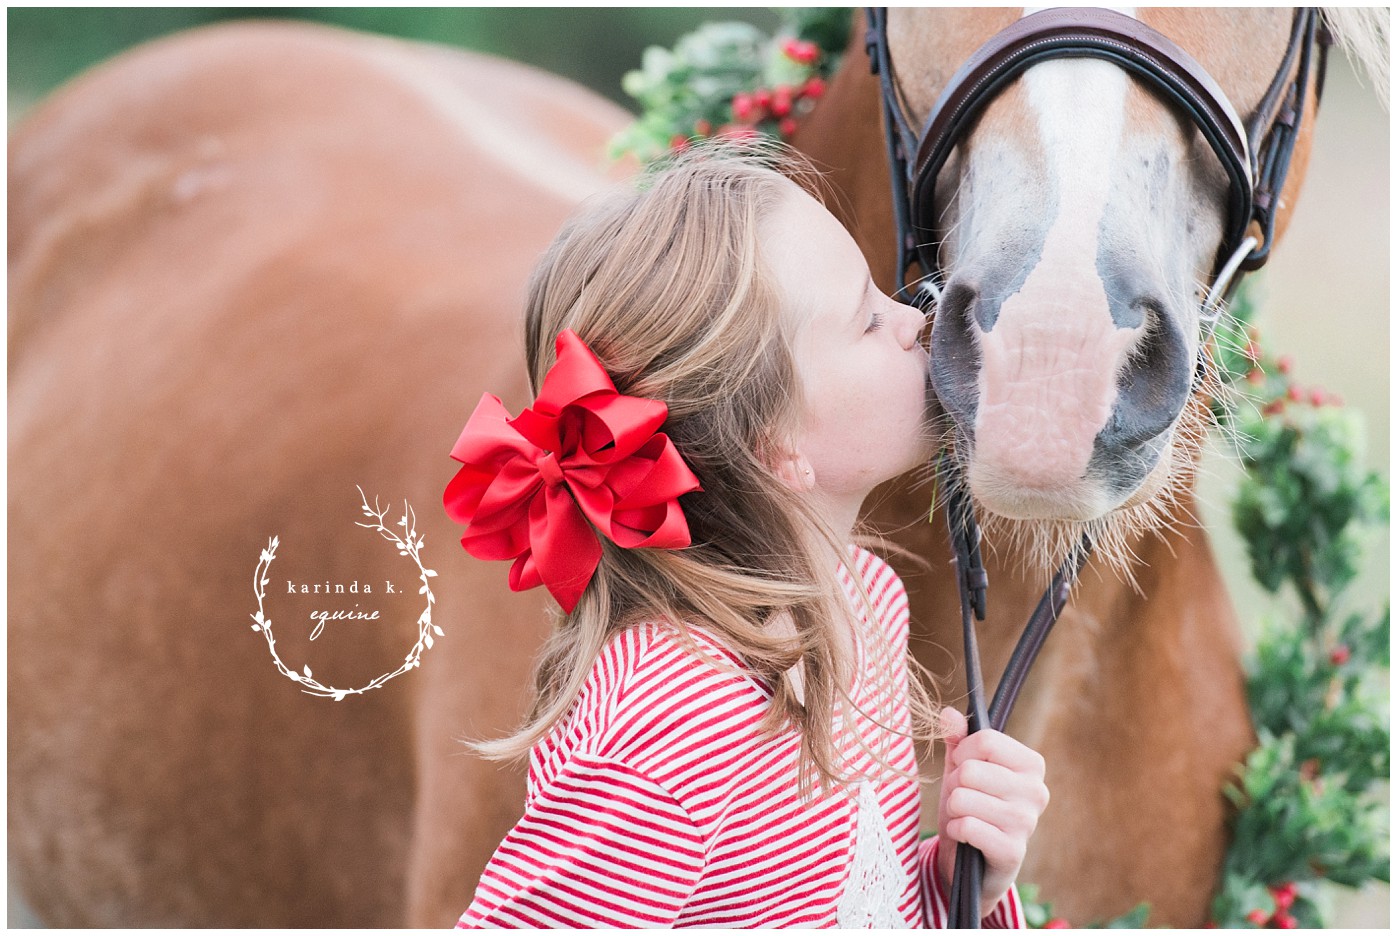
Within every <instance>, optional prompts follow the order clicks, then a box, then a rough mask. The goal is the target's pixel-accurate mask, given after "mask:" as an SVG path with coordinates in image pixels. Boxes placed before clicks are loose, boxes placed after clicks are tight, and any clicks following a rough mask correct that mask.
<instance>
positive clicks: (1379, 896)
mask: <svg viewBox="0 0 1397 936" xmlns="http://www.w3.org/2000/svg"><path fill="white" fill-rule="evenodd" d="M7 18H8V56H9V72H8V78H9V83H8V88H9V98H8V101H9V105H8V107H9V123H10V125H13V124H14V123H15V121H16V120H18V119H19V118H20V117H21V116H22V115H23V114H24V112H25V111H27V110H28V109H29V108H31V107H32V106H34V105H35V104H36V103H37V102H38V101H40V100H41V99H42V98H43V96H44V95H45V94H47V93H48V92H50V91H51V90H53V89H54V88H56V87H57V86H58V85H60V84H61V83H62V82H64V81H65V80H67V79H68V78H70V77H72V76H73V75H75V74H77V73H78V72H80V71H82V70H83V69H85V68H87V67H89V66H91V65H93V64H96V63H98V62H100V61H102V60H103V59H105V58H108V57H110V56H113V55H116V54H117V53H119V52H120V51H122V50H123V49H125V48H128V47H129V46H132V45H135V44H137V43H140V42H144V41H146V40H149V39H154V38H156V37H159V36H163V35H166V34H168V33H171V32H175V31H177V30H181V29H188V28H192V27H196V26H200V25H204V24H208V23H213V22H217V21H221V20H226V19H246V18H291V19H302V20H311V21H315V22H320V23H328V24H334V25H339V26H344V27H348V28H352V29H360V30H367V31H372V32H377V33H383V34H387V35H392V36H398V37H402V38H408V39H420V40H428V41H432V42H439V43H445V44H448V45H453V46H458V47H461V48H466V49H472V50H476V51H481V52H488V53H492V54H495V55H500V56H504V57H507V58H510V59H514V60H517V61H522V62H527V63H529V64H532V65H535V66H538V67H540V68H543V69H546V70H548V71H551V72H554V73H557V74H560V75H563V76H566V77H568V78H571V79H573V80H575V81H578V82H580V83H582V84H584V85H586V86H587V87H589V88H591V89H593V90H594V91H596V92H597V93H599V94H601V95H603V96H605V97H607V98H609V99H611V100H612V101H615V102H617V103H619V104H621V105H622V106H624V107H627V108H628V109H629V108H630V106H631V101H630V100H629V99H628V98H626V97H625V95H624V94H623V93H622V92H621V76H622V75H623V74H624V73H625V72H626V71H627V70H628V69H630V68H633V67H636V66H637V65H638V64H639V61H640V54H641V51H642V50H643V49H644V48H645V47H646V46H647V45H652V44H661V45H666V46H668V45H672V44H673V42H674V41H675V40H676V39H677V38H678V37H679V36H680V35H682V34H684V33H685V32H688V31H689V30H691V29H693V28H695V27H696V26H698V25H699V24H700V23H703V22H705V21H708V20H717V19H743V20H747V21H749V22H752V23H755V24H757V25H759V26H761V27H763V28H766V29H771V28H773V27H774V26H775V25H776V23H777V19H778V17H777V15H776V14H775V13H774V12H772V11H771V10H768V9H759V8H744V7H729V8H721V9H711V8H710V9H704V8H648V9H647V8H576V7H574V8H527V9H500V8H465V9H460V8H441V7H433V8H395V9H376V8H333V9H312V8H295V7H291V8H285V7H283V8H246V7H243V8H232V7H212V8H201V9H181V8H167V9H160V8H129V9H114V8H64V9H42V8H11V9H10V10H9V11H8V14H7ZM1389 128H1390V120H1389V117H1388V114H1387V113H1386V112H1385V111H1384V110H1383V109H1382V107H1381V106H1380V105H1379V104H1378V102H1377V99H1376V97H1375V95H1374V94H1373V92H1372V90H1371V88H1369V87H1364V81H1363V80H1362V79H1360V78H1358V77H1357V76H1356V75H1355V73H1354V71H1353V69H1352V68H1351V67H1350V66H1349V63H1348V62H1347V61H1346V60H1345V59H1344V57H1343V56H1342V55H1339V54H1337V53H1336V54H1335V55H1333V56H1332V59H1331V67H1330V74H1329V79H1328V82H1327V85H1326V91H1325V99H1324V104H1323V107H1322V109H1321V113H1320V117H1319V122H1318V125H1317V132H1316V138H1315V145H1314V150H1313V154H1312V158H1311V164H1310V170H1309V176H1308V178H1307V181H1306V184H1305V189H1304V191H1303V193H1302V196H1301V198H1300V200H1299V204H1298V206H1297V209H1296V213H1295V217H1294V220H1293V222H1292V225H1291V229H1290V231H1289V233H1288V234H1287V236H1286V238H1285V240H1284V241H1283V242H1282V243H1281V244H1280V245H1279V246H1278V248H1277V249H1276V252H1275V255H1274V259H1273V261H1272V263H1271V265H1270V266H1269V267H1268V268H1267V269H1266V270H1265V271H1263V272H1262V273H1260V274H1258V275H1256V276H1254V277H1253V278H1252V279H1251V281H1250V288H1251V289H1252V295H1253V296H1254V298H1255V299H1256V301H1257V305H1258V310H1259V311H1258V317H1257V319H1258V323H1259V325H1260V327H1261V328H1262V330H1263V333H1264V335H1265V339H1266V340H1267V341H1268V342H1269V344H1270V346H1271V347H1273V348H1274V349H1276V350H1277V351H1280V352H1288V353H1290V354H1291V355H1292V356H1293V357H1294V359H1295V376H1296V378H1297V379H1298V380H1299V381H1300V382H1301V383H1302V384H1304V385H1306V386H1311V385H1315V384H1319V385H1323V386H1325V387H1326V388H1328V389H1330V390H1333V391H1335V392H1337V393H1339V394H1340V395H1342V396H1343V397H1344V398H1345V400H1346V401H1347V402H1348V403H1349V405H1350V406H1353V407H1354V408H1356V409H1357V410H1358V411H1359V412H1360V413H1361V414H1362V416H1363V418H1364V419H1365V420H1366V422H1367V425H1368V440H1369V448H1368V451H1367V453H1366V455H1365V459H1364V460H1365V462H1366V463H1367V464H1368V465H1369V466H1370V467H1371V468H1374V469H1376V470H1379V471H1381V472H1383V473H1384V475H1386V473H1387V472H1388V470H1389V466H1390V457H1389V445H1390V438H1391V436H1390V431H1389V419H1390V408H1389V395H1390V387H1391V381H1390V359H1389V353H1390V352H1389V337H1390V332H1389V317H1390V316H1389V311H1390V300H1389V296H1390V292H1389V290H1390V272H1389V269H1390V175H1391V168H1390V144H1389ZM1239 476H1240V469H1239V468H1238V466H1237V465H1236V462H1235V459H1234V458H1232V457H1231V456H1230V453H1229V451H1228V449H1227V446H1226V443H1224V442H1222V441H1221V440H1217V441H1216V442H1215V444H1214V445H1213V447H1212V451H1211V452H1210V453H1209V454H1208V456H1207V458H1206V459H1205V463H1204V472H1203V480H1202V482H1201V483H1200V486H1199V498H1200V518H1199V519H1200V520H1201V521H1202V522H1203V523H1204V524H1205V525H1206V526H1207V527H1208V529H1209V531H1210V533H1211V535H1212V537H1213V541H1214V545H1215V547H1216V549H1217V552H1218V555H1219V558H1220V560H1221V562H1222V563H1223V566H1224V570H1225V572H1226V574H1227V577H1228V581H1229V583H1230V586H1231V588H1232V593H1233V598H1234V600H1235V602H1236V604H1237V606H1238V610H1239V612H1240V615H1241V618H1242V621H1243V624H1244V627H1247V628H1248V630H1249V632H1250V631H1251V630H1252V629H1254V627H1255V624H1256V622H1257V621H1259V620H1261V619H1262V617H1263V616H1265V615H1267V614H1277V613H1286V610H1287V609H1286V607H1285V605H1284V604H1283V603H1281V602H1278V601H1277V600H1276V599H1273V598H1270V597H1269V596H1267V595H1265V594H1264V593H1263V592H1261V590H1260V589H1259V588H1258V587H1257V586H1256V585H1255V583H1254V582H1252V581H1251V579H1250V576H1249V574H1248V572H1247V567H1246V559H1245V554H1244V550H1243V547H1242V544H1241V543H1240V541H1239V540H1238V538H1237V536H1236V534H1235V533H1233V531H1232V529H1231V524H1230V521H1229V508H1228V503H1229V501H1230V498H1231V495H1232V492H1233V490H1234V489H1235V487H1236V484H1237V480H1238V478H1239ZM1370 546H1371V548H1370V549H1369V550H1368V552H1367V561H1366V565H1365V569H1364V573H1363V576H1362V578H1361V579H1360V581H1359V583H1358V584H1357V585H1356V586H1355V587H1354V589H1353V590H1352V592H1351V594H1350V598H1351V600H1352V601H1353V602H1354V603H1355V604H1356V605H1358V606H1360V607H1372V606H1374V605H1378V604H1381V603H1383V602H1386V601H1387V600H1388V596H1389V595H1390V591H1391V588H1390V567H1389V556H1390V551H1389V540H1388V535H1387V531H1386V530H1385V529H1384V530H1381V531H1374V533H1373V534H1372V535H1371V536H1370ZM1337 904H1338V906H1337V908H1336V909H1337V910H1338V912H1337V913H1336V915H1335V918H1334V919H1333V923H1334V925H1337V926H1343V925H1356V926H1372V925H1385V923H1386V920H1387V918H1388V917H1387V893H1386V888H1374V889H1372V890H1370V891H1369V892H1368V893H1366V894H1365V895H1364V896H1363V898H1361V899H1359V900H1352V899H1345V898H1341V899H1340V900H1339V901H1337ZM11 920H12V922H13V921H14V917H13V916H12V917H11Z"/></svg>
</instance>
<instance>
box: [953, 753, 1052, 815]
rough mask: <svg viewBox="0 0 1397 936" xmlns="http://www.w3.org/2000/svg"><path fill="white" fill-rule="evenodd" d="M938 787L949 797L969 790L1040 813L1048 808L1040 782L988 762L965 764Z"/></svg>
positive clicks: (1028, 775) (1037, 779) (978, 761)
mask: <svg viewBox="0 0 1397 936" xmlns="http://www.w3.org/2000/svg"><path fill="white" fill-rule="evenodd" d="M942 787H943V789H945V790H949V791H951V792H952V793H954V792H955V791H956V790H958V789H969V790H976V791H979V792H981V793H984V794H986V795H988V796H993V797H995V798H997V799H1001V800H1008V801H1010V802H1023V803H1026V804H1028V805H1029V806H1031V807H1033V808H1035V809H1037V810H1038V812H1040V813H1041V812H1042V811H1043V810H1044V809H1046V808H1047V806H1048V788H1047V786H1046V785H1044V783H1043V781H1042V779H1041V778H1039V777H1036V776H1034V775H1032V774H1022V773H1016V772H1015V771H1013V770H1010V769H1009V768H1008V767H1004V766H1001V765H1000V764H994V763H990V762H989V761H981V760H972V761H966V762H965V763H963V764H961V765H960V766H959V767H956V768H955V769H954V770H952V771H951V772H950V773H948V774H946V777H945V779H944V780H943V781H942Z"/></svg>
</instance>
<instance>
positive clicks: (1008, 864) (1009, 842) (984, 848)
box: [946, 816, 1028, 875]
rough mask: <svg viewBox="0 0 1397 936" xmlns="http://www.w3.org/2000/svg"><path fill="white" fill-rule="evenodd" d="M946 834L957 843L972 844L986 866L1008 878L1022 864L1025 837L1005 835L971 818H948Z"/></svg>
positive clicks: (1026, 843)
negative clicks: (1006, 875) (981, 855)
mask: <svg viewBox="0 0 1397 936" xmlns="http://www.w3.org/2000/svg"><path fill="white" fill-rule="evenodd" d="M946 834H947V835H949V836H950V837H951V838H953V839H955V840H956V841H958V842H965V843H966V844H968V845H974V846H975V847H976V848H978V849H980V851H981V852H982V853H984V856H985V864H986V865H988V866H989V867H991V868H993V869H995V870H996V871H1000V872H1006V873H1008V874H1010V875H1012V874H1014V873H1016V872H1017V871H1018V869H1019V868H1020V867H1021V866H1022V865H1023V860H1024V855H1025V854H1026V852H1027V850H1028V849H1027V846H1028V841H1027V838H1026V837H1021V836H1016V835H1012V834H1010V833H1007V832H1005V831H1003V830H1002V829H998V828H996V827H995V826H992V825H990V824H989V823H988V822H985V821H984V820H983V819H977V818H975V817H974V816H962V817H961V818H959V819H952V820H951V821H950V823H948V824H947V826H946Z"/></svg>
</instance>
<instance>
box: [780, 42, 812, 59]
mask: <svg viewBox="0 0 1397 936" xmlns="http://www.w3.org/2000/svg"><path fill="white" fill-rule="evenodd" d="M781 51H782V52H784V53H785V54H786V57H787V58H789V59H791V60H792V61H794V62H798V63H799V64H801V65H810V64H812V63H814V61H815V60H816V59H817V58H819V57H820V47H819V46H817V45H815V43H813V42H805V41H803V40H800V39H787V40H786V41H785V42H784V43H782V44H781Z"/></svg>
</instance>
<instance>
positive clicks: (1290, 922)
mask: <svg viewBox="0 0 1397 936" xmlns="http://www.w3.org/2000/svg"><path fill="white" fill-rule="evenodd" d="M1271 922H1273V923H1275V924H1276V926H1278V927H1280V928H1281V929H1295V927H1297V926H1299V925H1300V924H1299V923H1298V922H1297V921H1296V919H1295V917H1293V916H1291V915H1290V914H1289V913H1285V912H1284V911H1278V912H1277V913H1276V915H1275V917H1273V918H1272V921H1271Z"/></svg>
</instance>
